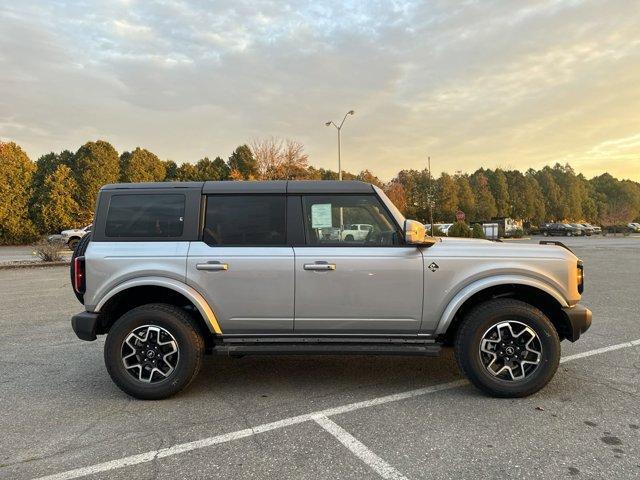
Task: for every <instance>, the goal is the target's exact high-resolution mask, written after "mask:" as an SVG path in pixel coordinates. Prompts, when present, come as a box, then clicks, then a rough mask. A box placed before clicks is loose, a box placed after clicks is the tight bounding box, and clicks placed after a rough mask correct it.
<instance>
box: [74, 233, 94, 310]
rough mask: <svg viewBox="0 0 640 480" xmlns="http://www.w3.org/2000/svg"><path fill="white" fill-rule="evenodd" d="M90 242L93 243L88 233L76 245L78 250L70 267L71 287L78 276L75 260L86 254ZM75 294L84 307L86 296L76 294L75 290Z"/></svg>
mask: <svg viewBox="0 0 640 480" xmlns="http://www.w3.org/2000/svg"><path fill="white" fill-rule="evenodd" d="M90 241H91V234H90V233H87V234H86V235H85V236H84V237H82V238H81V239H80V241H79V242H78V244H77V245H76V248H75V249H74V250H73V254H72V255H71V265H70V266H69V274H70V275H71V285H73V280H74V277H75V274H76V272H75V269H74V268H73V267H74V263H75V262H74V260H75V259H76V257H82V256H83V255H84V253H85V252H86V251H87V247H88V246H89V242H90ZM73 294H74V295H75V296H76V298H77V299H78V301H79V302H80V303H82V304H83V305H84V295H83V294H81V293H78V292H76V291H75V289H74V290H73Z"/></svg>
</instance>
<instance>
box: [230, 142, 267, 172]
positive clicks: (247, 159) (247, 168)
mask: <svg viewBox="0 0 640 480" xmlns="http://www.w3.org/2000/svg"><path fill="white" fill-rule="evenodd" d="M229 168H230V169H231V171H233V172H237V173H235V175H236V176H239V177H240V178H242V179H244V180H253V179H256V178H258V177H259V174H260V172H259V171H258V162H257V161H256V159H255V158H254V157H253V154H252V153H251V149H250V148H249V146H248V145H240V146H239V147H238V148H236V149H235V150H234V151H233V153H232V154H231V156H230V157H229Z"/></svg>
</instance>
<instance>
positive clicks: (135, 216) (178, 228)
mask: <svg viewBox="0 0 640 480" xmlns="http://www.w3.org/2000/svg"><path fill="white" fill-rule="evenodd" d="M184 208H185V196H184V195H179V194H175V195H174V194H171V195H166V194H159V195H155V194H151V195H144V194H123V195H113V196H112V197H111V201H110V202H109V210H108V212H107V222H106V227H105V236H106V237H110V238H122V237H126V238H173V237H180V236H181V235H182V230H183V225H184Z"/></svg>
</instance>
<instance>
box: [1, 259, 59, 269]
mask: <svg viewBox="0 0 640 480" xmlns="http://www.w3.org/2000/svg"><path fill="white" fill-rule="evenodd" d="M70 264H71V262H65V261H60V262H30V263H4V264H2V263H0V270H15V269H20V268H39V267H68V266H69V265H70Z"/></svg>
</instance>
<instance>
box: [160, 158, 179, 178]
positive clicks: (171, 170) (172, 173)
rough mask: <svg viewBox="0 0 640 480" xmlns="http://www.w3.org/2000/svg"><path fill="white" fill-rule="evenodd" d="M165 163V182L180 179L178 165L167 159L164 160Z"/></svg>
mask: <svg viewBox="0 0 640 480" xmlns="http://www.w3.org/2000/svg"><path fill="white" fill-rule="evenodd" d="M162 163H163V164H164V170H165V172H167V173H166V175H165V177H164V181H165V182H175V181H176V180H179V177H178V165H176V162H174V161H173V160H165V161H164V162H162Z"/></svg>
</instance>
